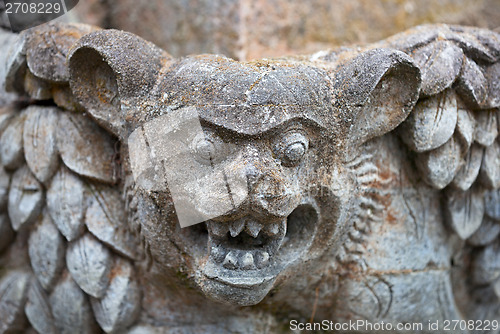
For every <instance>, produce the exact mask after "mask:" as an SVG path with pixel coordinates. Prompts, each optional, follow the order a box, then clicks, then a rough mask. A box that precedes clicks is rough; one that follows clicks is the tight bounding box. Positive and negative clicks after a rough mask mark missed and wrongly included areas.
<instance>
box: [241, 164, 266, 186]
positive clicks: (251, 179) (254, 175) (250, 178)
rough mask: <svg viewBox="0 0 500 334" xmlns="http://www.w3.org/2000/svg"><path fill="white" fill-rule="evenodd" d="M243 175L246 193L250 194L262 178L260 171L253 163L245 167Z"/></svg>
mask: <svg viewBox="0 0 500 334" xmlns="http://www.w3.org/2000/svg"><path fill="white" fill-rule="evenodd" d="M245 175H246V177H247V185H248V193H252V190H253V189H255V186H256V185H257V183H258V182H259V179H260V178H261V177H262V171H261V170H260V169H259V167H258V166H256V164H255V163H249V164H247V165H246V167H245Z"/></svg>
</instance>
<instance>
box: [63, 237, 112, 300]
mask: <svg viewBox="0 0 500 334" xmlns="http://www.w3.org/2000/svg"><path fill="white" fill-rule="evenodd" d="M111 264H112V256H111V253H110V251H109V250H108V249H107V248H106V247H105V246H103V244H102V243H100V242H99V241H98V240H97V239H95V238H94V237H93V236H91V235H90V234H88V233H87V234H85V235H84V236H82V237H81V238H80V239H78V240H76V241H74V242H72V243H70V244H69V246H68V251H67V252H66V265H67V267H68V270H69V272H70V273H71V276H72V277H73V279H74V280H75V282H76V283H77V284H78V285H79V286H80V288H81V289H82V290H83V291H85V292H86V293H87V294H89V295H91V296H93V297H102V296H103V295H104V292H105V291H106V288H107V287H108V284H109V273H110V270H111Z"/></svg>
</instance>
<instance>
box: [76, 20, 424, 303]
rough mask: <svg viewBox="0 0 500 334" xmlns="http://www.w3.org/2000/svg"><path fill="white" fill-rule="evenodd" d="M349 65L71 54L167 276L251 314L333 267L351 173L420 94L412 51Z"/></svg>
mask: <svg viewBox="0 0 500 334" xmlns="http://www.w3.org/2000/svg"><path fill="white" fill-rule="evenodd" d="M339 59H340V58H339ZM342 59H344V60H343V61H332V62H325V61H315V62H313V61H309V60H304V59H288V60H286V59H285V60H273V61H255V62H237V61H234V60H232V59H228V58H225V57H221V56H213V55H201V56H192V57H185V58H181V59H173V58H171V57H169V56H168V55H167V54H165V53H164V52H162V51H161V50H159V49H158V48H156V47H155V46H154V45H152V44H150V43H147V42H145V41H143V40H142V39H139V38H138V37H136V36H134V35H132V34H128V33H124V32H118V31H113V30H109V31H100V32H95V33H91V34H89V35H87V36H85V37H84V38H82V39H81V40H80V41H79V42H78V43H77V44H76V45H75V46H74V47H73V49H72V51H71V54H70V55H69V66H70V74H71V87H72V90H73V92H74V93H75V94H76V95H77V97H78V98H79V100H80V102H81V103H82V105H84V106H85V108H86V109H87V111H88V112H89V113H90V115H91V116H92V117H93V118H94V119H95V120H96V121H97V122H99V123H100V124H101V125H102V126H103V127H104V128H106V129H108V130H109V131H111V132H112V133H114V134H115V135H116V136H118V137H119V138H120V140H121V142H122V144H123V152H124V153H123V154H124V156H125V157H126V158H127V161H126V163H125V164H124V165H123V168H124V174H125V175H127V177H128V178H129V180H132V181H131V182H130V184H131V189H132V190H131V192H132V193H133V196H132V200H131V201H130V207H131V208H132V210H131V213H130V217H129V219H131V220H134V221H136V222H138V223H139V224H140V226H141V233H142V236H143V237H144V239H145V241H146V243H147V245H148V249H149V252H150V253H151V256H152V258H153V260H154V262H155V263H156V264H158V265H159V266H160V267H162V268H163V269H164V270H165V272H166V273H168V272H178V271H183V272H184V273H186V274H187V276H188V277H189V278H191V279H192V280H194V282H195V283H196V284H195V286H198V287H199V288H200V289H201V290H202V291H203V293H204V294H205V295H206V296H208V297H210V298H212V299H216V300H219V301H222V302H225V303H232V304H238V305H252V304H256V303H258V302H260V301H261V300H262V299H263V298H264V297H265V296H266V295H267V293H268V292H269V291H270V289H271V288H272V287H273V286H274V285H275V284H279V282H281V281H285V280H293V275H294V273H303V272H304V270H303V266H304V264H305V263H306V262H307V263H308V265H311V263H313V264H314V263H315V262H314V261H320V260H318V259H320V257H321V256H322V255H325V254H331V255H332V256H334V255H335V250H336V249H337V248H338V247H340V246H341V241H342V238H341V237H342V234H343V232H344V231H345V230H346V228H347V226H348V225H349V223H350V222H349V217H350V211H351V210H350V209H351V204H352V199H353V198H354V197H355V196H356V193H357V186H356V183H355V180H354V178H353V177H352V175H351V174H350V173H349V170H348V168H346V163H347V162H348V161H350V160H352V159H353V158H354V157H355V156H356V154H357V152H358V151H359V147H360V146H361V145H362V144H363V143H365V142H366V141H368V140H370V139H371V138H374V137H377V136H380V135H383V134H384V133H387V132H389V131H390V130H392V129H394V128H395V127H396V126H397V125H398V124H399V123H401V122H402V121H403V120H404V119H405V118H406V116H407V115H408V113H409V112H410V110H411V108H412V107H413V104H414V103H415V101H416V99H417V96H418V91H419V85H420V73H419V70H418V69H417V68H416V67H415V66H414V65H413V63H412V62H411V60H410V59H409V58H408V57H407V56H406V55H404V54H403V53H401V52H397V51H392V50H384V49H375V50H370V51H366V52H364V53H361V54H359V55H354V54H344V55H343V56H342ZM180 225H192V226H189V227H185V228H181V226H180ZM318 265H319V263H318ZM301 267H302V270H301ZM172 277H175V275H172Z"/></svg>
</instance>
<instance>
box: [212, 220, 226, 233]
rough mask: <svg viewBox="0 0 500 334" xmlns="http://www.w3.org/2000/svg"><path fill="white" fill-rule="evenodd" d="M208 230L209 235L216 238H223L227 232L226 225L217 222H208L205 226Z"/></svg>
mask: <svg viewBox="0 0 500 334" xmlns="http://www.w3.org/2000/svg"><path fill="white" fill-rule="evenodd" d="M207 227H208V230H209V231H210V233H212V234H213V235H216V236H218V237H224V236H226V234H227V231H228V224H226V223H219V222H214V221H212V220H210V221H209V222H208V224H207Z"/></svg>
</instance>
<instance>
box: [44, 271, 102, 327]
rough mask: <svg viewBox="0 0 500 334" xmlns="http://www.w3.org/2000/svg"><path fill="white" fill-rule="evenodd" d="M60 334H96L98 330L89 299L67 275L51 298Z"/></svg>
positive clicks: (56, 287)
mask: <svg viewBox="0 0 500 334" xmlns="http://www.w3.org/2000/svg"><path fill="white" fill-rule="evenodd" d="M49 304H50V307H51V308H52V315H53V316H54V320H55V325H56V328H57V330H58V332H59V333H61V334H62V333H67V334H70V333H84V334H87V333H88V334H91V333H95V332H96V330H97V328H96V324H95V321H94V317H93V315H92V310H91V308H90V303H89V301H88V297H87V296H86V295H85V293H84V292H83V291H82V290H80V288H79V287H78V285H76V283H75V282H74V281H73V279H72V278H71V275H69V274H68V273H66V274H65V275H63V278H62V279H61V280H60V281H59V283H58V284H57V285H56V286H55V288H54V291H52V293H51V295H50V296H49Z"/></svg>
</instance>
